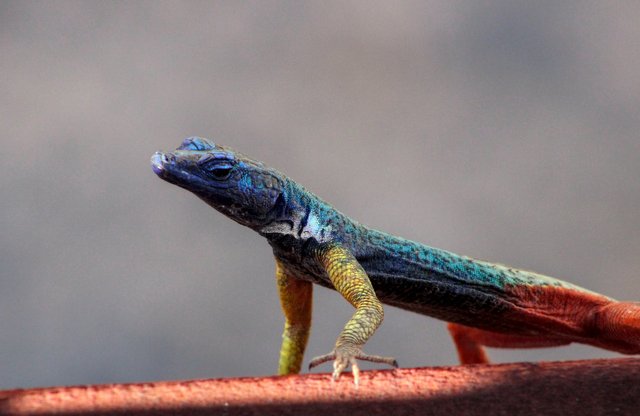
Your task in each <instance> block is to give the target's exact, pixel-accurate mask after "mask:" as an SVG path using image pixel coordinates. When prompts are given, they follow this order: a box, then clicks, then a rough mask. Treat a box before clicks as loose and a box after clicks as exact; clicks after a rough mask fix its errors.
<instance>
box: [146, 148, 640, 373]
mask: <svg viewBox="0 0 640 416" xmlns="http://www.w3.org/2000/svg"><path fill="white" fill-rule="evenodd" d="M152 167H153V170H154V171H155V173H156V174H157V175H158V176H160V177H161V178H162V179H165V180H167V181H168V182H171V183H174V184H176V185H178V186H180V187H182V188H185V189H187V190H189V191H191V192H193V193H194V194H196V195H197V196H198V197H200V198H201V199H203V200H204V201H205V202H207V203H208V204H209V205H211V206H212V207H214V208H216V209H217V210H218V211H220V212H222V213H223V214H225V215H227V216H229V217H230V218H232V219H233V220H235V221H237V222H239V223H240V224H242V225H245V226H248V227H250V228H252V229H254V230H255V231H257V232H258V233H259V234H260V235H262V236H263V237H265V238H266V239H267V241H268V242H269V244H270V245H271V246H272V248H273V253H274V257H275V261H276V278H277V279H276V281H277V285H278V289H279V295H280V300H281V305H282V309H283V312H284V315H285V330H284V334H283V344H282V348H281V352H280V366H279V373H280V374H289V373H297V372H299V370H300V366H301V362H302V358H303V354H304V350H305V347H306V343H307V339H308V335H309V330H310V326H311V297H312V284H314V283H315V284H319V285H322V286H324V287H327V288H330V289H335V290H337V291H338V292H340V293H341V294H342V295H343V297H345V299H346V300H347V301H348V302H350V303H351V304H352V305H353V306H354V307H355V308H356V312H355V313H354V315H353V317H352V318H351V320H350V321H349V322H348V323H347V325H346V326H345V329H344V330H343V331H342V333H341V334H340V336H339V337H338V340H337V341H336V345H335V347H334V350H333V351H332V352H331V353H329V354H327V355H325V356H321V357H317V358H315V359H313V360H312V361H311V364H310V366H316V365H318V364H320V363H322V362H325V361H329V360H335V361H334V373H333V377H334V378H337V377H339V374H340V373H341V371H342V370H344V369H345V368H346V367H347V366H348V365H351V366H352V368H353V371H354V378H355V381H356V383H357V381H358V371H359V370H358V367H357V364H356V360H357V359H363V360H369V361H374V362H382V363H387V364H390V365H396V363H395V360H394V359H392V358H389V357H380V356H371V355H367V354H365V353H364V352H363V351H362V346H363V345H364V344H365V342H366V341H367V339H368V338H369V337H370V336H371V335H372V334H373V333H374V332H375V330H376V328H377V327H378V326H379V325H380V324H381V322H382V319H383V315H384V312H383V308H382V303H384V304H388V305H392V306H396V307H399V308H401V309H405V310H408V311H412V312H416V313H419V314H423V315H428V316H432V317H435V318H438V319H441V320H444V321H448V322H449V330H450V332H451V335H452V336H453V339H454V342H455V344H456V347H457V349H458V355H459V357H460V360H461V362H462V363H482V362H488V359H487V357H486V355H485V353H484V350H483V348H482V346H483V345H484V346H494V347H514V348H523V347H539V346H553V345H565V344H569V343H572V342H579V343H585V344H590V345H595V346H598V347H601V348H605V349H609V350H613V351H618V352H622V353H627V354H638V353H640V305H639V304H637V303H631V302H618V301H615V300H613V299H611V298H608V297H606V296H603V295H600V294H597V293H594V292H590V291H588V290H586V289H583V288H580V287H578V286H575V285H572V284H570V283H567V282H564V281H562V280H559V279H555V278H551V277H548V276H544V275H540V274H537V273H533V272H528V271H523V270H519V269H515V268H511V267H507V266H504V265H501V264H496V263H490V262H485V261H481V260H476V259H472V258H469V257H465V256H460V255H457V254H454V253H452V252H449V251H446V250H441V249H437V248H434V247H429V246H426V245H423V244H420V243H417V242H413V241H410V240H406V239H403V238H401V237H396V236H392V235H390V234H387V233H384V232H381V231H377V230H373V229H370V228H368V227H366V226H364V225H362V224H359V223H358V222H356V221H354V220H352V219H350V218H349V217H347V216H346V215H344V214H342V213H341V212H339V211H338V210H336V209H335V208H333V207H332V206H331V205H329V204H328V203H326V202H325V201H323V200H322V199H320V198H319V197H317V196H316V195H314V194H313V193H311V192H309V191H307V190H306V189H304V187H302V186H301V185H300V184H298V183H296V182H294V181H293V180H291V179H289V178H288V177H287V176H285V175H284V174H282V173H280V172H278V171H277V170H275V169H272V168H269V167H267V166H265V165H264V164H263V163H261V162H258V161H255V160H252V159H250V158H248V157H246V156H244V155H242V154H241V153H238V152H236V151H234V150H232V149H230V148H228V147H225V146H220V145H216V144H214V143H213V142H211V141H209V140H207V139H204V138H199V137H191V138H188V139H185V140H184V141H183V143H182V144H181V146H180V147H179V148H178V149H177V150H176V151H174V152H172V153H159V152H158V153H156V154H155V155H154V156H153V157H152Z"/></svg>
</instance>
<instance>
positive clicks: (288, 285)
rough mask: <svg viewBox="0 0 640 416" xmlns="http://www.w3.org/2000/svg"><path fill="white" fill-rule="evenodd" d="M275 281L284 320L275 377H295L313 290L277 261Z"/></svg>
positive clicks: (306, 330) (306, 335) (303, 342)
mask: <svg viewBox="0 0 640 416" xmlns="http://www.w3.org/2000/svg"><path fill="white" fill-rule="evenodd" d="M276 281H277V284H278V293H279V295H280V304H281V306H282V312H284V318H285V321H284V333H283V334H282V347H281V348H280V362H279V365H278V374H280V375H285V374H297V373H299V372H300V365H301V364H302V357H303V356H304V350H305V348H306V346H307V340H308V339H309V331H310V329H311V304H312V302H311V298H312V294H313V286H312V284H311V282H306V281H304V280H298V279H296V278H295V277H293V276H291V275H290V274H289V273H287V271H286V270H285V269H284V268H283V267H282V265H281V264H280V262H278V260H276Z"/></svg>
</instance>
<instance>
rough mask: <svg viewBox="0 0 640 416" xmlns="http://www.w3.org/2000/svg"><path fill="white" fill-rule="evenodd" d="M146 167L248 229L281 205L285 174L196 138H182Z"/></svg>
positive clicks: (263, 221) (264, 220) (260, 223)
mask: <svg viewBox="0 0 640 416" xmlns="http://www.w3.org/2000/svg"><path fill="white" fill-rule="evenodd" d="M151 167H152V168H153V171H154V172H155V173H156V174H157V175H158V176H159V177H160V178H162V179H164V180H166V181H167V182H171V183H173V184H175V185H178V186H180V187H182V188H184V189H187V190H188V191H191V192H193V193H194V194H196V195H197V196H198V197H200V198H201V199H202V200H204V201H205V202H206V203H208V204H209V205H211V206H212V207H214V208H215V209H217V210H218V211H220V212H222V213H223V214H225V215H226V216H228V217H230V218H231V219H233V220H235V221H237V222H239V223H240V224H242V225H246V226H248V227H251V228H253V229H260V228H261V227H262V226H264V225H265V224H268V223H269V222H270V221H271V220H272V219H273V217H274V216H276V215H277V213H278V211H279V210H280V209H281V208H282V205H283V204H284V197H285V195H284V192H285V190H284V187H285V185H286V179H285V177H284V175H282V174H281V173H279V172H278V171H276V170H274V169H271V168H268V167H266V166H264V165H263V164H262V163H261V162H258V161H255V160H252V159H250V158H248V157H246V156H244V155H242V154H240V153H238V152H236V151H234V150H232V149H230V148H228V147H225V146H220V145H216V144H214V143H213V142H212V141H210V140H207V139H204V138H201V137H189V138H188V139H185V140H184V141H183V142H182V144H181V145H180V147H178V148H177V149H176V150H175V151H173V152H167V153H162V152H156V153H155V154H154V155H153V156H152V157H151Z"/></svg>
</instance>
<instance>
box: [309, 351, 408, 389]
mask: <svg viewBox="0 0 640 416" xmlns="http://www.w3.org/2000/svg"><path fill="white" fill-rule="evenodd" d="M331 360H334V361H333V374H332V379H333V380H334V381H336V380H338V378H340V374H341V373H342V372H343V371H344V370H345V369H346V368H347V367H348V366H349V365H351V371H352V372H353V382H354V384H355V385H356V387H357V386H358V385H359V383H360V368H359V367H358V362H357V360H363V361H369V362H372V363H381V364H387V365H390V366H392V367H395V368H397V367H398V362H397V361H396V359H395V358H393V357H381V356H379V355H369V354H365V353H364V352H362V350H361V349H360V348H359V347H347V346H342V347H337V348H336V349H334V350H333V351H331V352H330V353H329V354H325V355H320V356H318V357H315V358H314V359H312V360H311V362H310V363H309V369H312V368H314V367H317V366H318V365H320V364H323V363H326V362H327V361H331Z"/></svg>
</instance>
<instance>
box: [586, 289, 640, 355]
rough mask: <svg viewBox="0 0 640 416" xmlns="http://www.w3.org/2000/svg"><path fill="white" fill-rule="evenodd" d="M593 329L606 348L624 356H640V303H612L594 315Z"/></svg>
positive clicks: (601, 307) (600, 308) (603, 306)
mask: <svg viewBox="0 0 640 416" xmlns="http://www.w3.org/2000/svg"><path fill="white" fill-rule="evenodd" d="M592 317H593V321H592V326H591V328H592V329H593V330H594V331H595V334H594V335H595V336H596V337H597V338H599V339H601V340H603V341H604V342H605V343H606V344H607V346H606V348H609V349H612V350H615V351H617V352H621V353H623V354H640V303H638V302H616V301H614V302H610V303H607V304H605V305H602V306H600V307H599V308H598V309H597V310H596V312H595V313H594V314H593V315H592Z"/></svg>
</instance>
